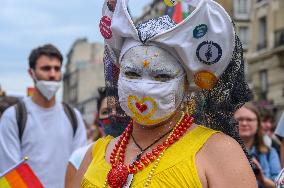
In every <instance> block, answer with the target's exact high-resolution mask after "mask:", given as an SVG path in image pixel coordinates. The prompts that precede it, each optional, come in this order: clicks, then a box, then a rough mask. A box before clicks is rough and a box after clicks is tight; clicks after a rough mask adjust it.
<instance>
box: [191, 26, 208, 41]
mask: <svg viewBox="0 0 284 188" xmlns="http://www.w3.org/2000/svg"><path fill="white" fill-rule="evenodd" d="M207 31H208V27H207V25H205V24H201V25H199V26H196V27H195V29H194V30H193V37H194V38H196V39H199V38H201V37H203V36H204V35H206V33H207Z"/></svg>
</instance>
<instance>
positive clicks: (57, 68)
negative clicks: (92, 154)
mask: <svg viewBox="0 0 284 188" xmlns="http://www.w3.org/2000/svg"><path fill="white" fill-rule="evenodd" d="M62 61H63V57H62V55H61V53H60V51H59V50H58V49H57V48H56V47H55V46H53V45H51V44H46V45H44V46H40V47H38V48H36V49H34V50H32V52H31V54H30V56H29V75H30V76H31V78H32V79H33V81H34V84H35V91H34V93H33V96H32V97H28V98H25V99H24V100H23V101H22V105H21V106H22V108H21V109H22V110H19V107H18V106H19V105H18V106H13V107H11V108H9V109H7V110H6V111H5V113H4V114H3V116H2V118H1V121H0V156H1V160H0V173H3V172H5V171H6V170H7V169H9V168H10V167H12V166H14V165H15V164H17V163H18V162H19V161H21V160H22V159H23V158H24V157H25V156H27V157H29V160H28V164H29V165H30V166H31V168H32V169H33V171H34V172H35V174H36V175H37V176H38V178H39V179H40V181H41V182H42V184H43V185H44V187H47V188H48V187H52V188H62V187H64V175H65V171H66V166H67V162H68V158H69V157H70V155H71V153H72V152H73V151H74V150H75V149H77V148H79V147H81V146H84V145H85V144H86V131H85V128H84V124H83V120H82V117H81V115H80V113H79V112H78V111H77V110H75V109H72V108H70V107H69V106H68V105H65V104H64V105H63V104H62V103H60V102H58V101H56V96H55V94H56V92H57V91H58V89H59V88H60V86H61V79H62V72H61V67H62ZM23 108H24V110H23ZM66 108H68V109H69V112H70V113H69V114H68V113H67V112H66ZM19 111H20V113H19ZM72 113H73V115H72V117H73V120H74V119H75V120H74V121H71V119H72V118H70V114H72ZM19 114H21V117H24V116H26V117H25V118H21V119H20V121H19V118H18V117H19ZM23 122H24V123H23ZM74 124H75V125H76V126H74ZM19 125H20V126H19Z"/></svg>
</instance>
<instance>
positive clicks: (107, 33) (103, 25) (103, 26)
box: [100, 16, 112, 39]
mask: <svg viewBox="0 0 284 188" xmlns="http://www.w3.org/2000/svg"><path fill="white" fill-rule="evenodd" d="M110 26H111V18H109V17H107V16H103V17H102V18H101V21H100V32H101V34H102V36H103V37H104V38H105V39H110V38H111V37H112V31H111V29H110Z"/></svg>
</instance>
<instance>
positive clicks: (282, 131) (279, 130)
mask: <svg viewBox="0 0 284 188" xmlns="http://www.w3.org/2000/svg"><path fill="white" fill-rule="evenodd" d="M275 134H276V135H278V136H280V137H282V138H284V112H282V115H281V117H280V120H279V121H278V123H277V127H276V130H275Z"/></svg>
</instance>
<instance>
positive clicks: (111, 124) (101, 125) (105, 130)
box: [65, 87, 127, 188]
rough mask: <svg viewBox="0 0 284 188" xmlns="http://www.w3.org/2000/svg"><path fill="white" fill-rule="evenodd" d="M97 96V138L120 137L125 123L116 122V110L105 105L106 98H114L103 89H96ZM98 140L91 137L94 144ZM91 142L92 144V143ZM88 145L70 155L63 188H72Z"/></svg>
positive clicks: (95, 122) (95, 123)
mask: <svg viewBox="0 0 284 188" xmlns="http://www.w3.org/2000/svg"><path fill="white" fill-rule="evenodd" d="M98 93H99V96H98V98H97V112H98V114H97V116H96V118H95V121H94V125H93V126H96V127H95V129H97V130H99V137H105V136H107V135H110V136H113V137H117V136H119V135H121V133H122V132H123V131H124V129H125V128H126V126H127V123H126V122H127V121H120V122H121V123H119V122H118V120H119V118H118V117H117V116H116V109H109V106H108V105H107V97H108V98H112V97H114V96H112V95H107V94H106V89H105V87H99V88H98ZM97 139H98V138H97V137H93V142H95V141H96V140H97ZM93 142H92V143H93ZM92 143H90V144H89V145H88V146H84V147H82V148H79V149H77V150H76V151H74V152H73V154H72V155H71V157H70V159H69V162H68V166H67V172H66V176H65V187H66V188H68V187H72V184H73V180H74V177H75V174H76V172H77V170H78V169H79V167H80V164H81V162H82V160H83V158H84V156H85V154H86V152H87V150H88V148H89V147H90V146H91V145H92Z"/></svg>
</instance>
